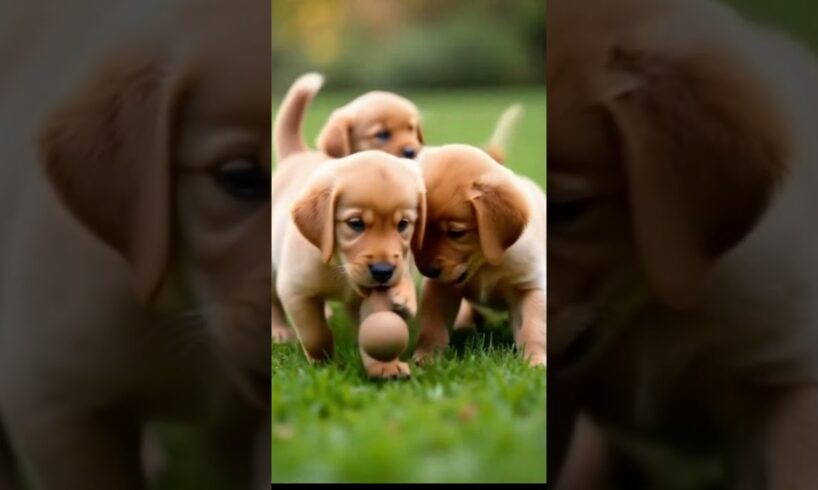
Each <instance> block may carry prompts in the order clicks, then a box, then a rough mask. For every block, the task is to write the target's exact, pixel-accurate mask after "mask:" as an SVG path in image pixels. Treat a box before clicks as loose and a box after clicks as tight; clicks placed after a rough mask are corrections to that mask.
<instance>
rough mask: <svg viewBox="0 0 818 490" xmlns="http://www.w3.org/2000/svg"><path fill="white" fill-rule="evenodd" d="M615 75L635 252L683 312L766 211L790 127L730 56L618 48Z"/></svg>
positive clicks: (613, 100)
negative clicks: (718, 260)
mask: <svg viewBox="0 0 818 490" xmlns="http://www.w3.org/2000/svg"><path fill="white" fill-rule="evenodd" d="M609 68H610V69H612V71H613V72H614V73H613V77H612V79H611V80H614V82H612V83H611V84H610V85H609V88H614V90H612V92H611V93H610V94H609V95H610V98H609V99H608V101H607V102H606V105H607V107H608V110H609V112H610V114H611V116H612V119H613V122H614V126H615V128H616V132H617V133H618V136H619V141H620V146H621V155H622V156H621V158H622V161H623V166H624V171H625V173H626V180H627V185H628V187H629V198H630V205H631V214H632V216H633V220H634V228H635V230H634V232H635V238H636V243H637V247H638V249H639V253H640V255H641V257H642V261H643V265H644V268H645V272H646V274H647V277H648V280H649V281H650V283H651V284H652V286H653V288H654V290H655V291H656V292H657V293H658V294H659V297H660V298H661V299H663V300H664V301H665V303H666V304H668V305H670V306H673V307H677V308H684V307H686V306H690V305H691V304H693V303H695V302H696V300H697V295H698V293H700V292H701V290H702V289H703V288H702V287H701V286H702V283H703V281H704V280H705V278H706V276H707V273H708V271H709V269H710V268H711V266H712V263H713V262H714V260H716V258H717V257H718V256H719V255H720V254H722V253H724V252H725V251H727V250H728V249H730V248H731V247H732V246H734V245H735V244H736V243H737V242H738V241H739V240H741V239H742V238H743V237H744V236H745V235H746V234H747V233H748V232H749V231H750V230H751V228H752V227H753V226H754V225H755V223H756V221H757V220H758V218H759V216H760V215H761V213H762V212H763V210H764V208H765V206H766V204H767V201H768V199H769V198H770V195H771V193H772V191H773V190H774V185H775V182H776V180H777V179H778V178H779V177H780V175H781V174H782V173H783V172H784V170H785V168H784V167H785V163H786V159H787V142H786V138H785V129H783V128H784V127H785V125H784V124H783V123H782V121H781V119H780V118H779V117H778V116H779V114H777V113H776V111H774V110H773V107H774V106H773V103H772V101H771V99H770V96H769V94H768V93H766V92H765V91H764V90H763V89H762V87H761V85H760V84H757V83H755V80H756V79H757V78H756V77H754V76H753V75H752V74H751V73H748V72H746V71H744V70H739V69H737V68H738V67H737V61H736V60H735V59H731V58H730V57H727V56H723V57H719V56H717V55H714V54H709V55H707V56H703V55H699V56H698V57H692V56H690V57H686V58H683V57H679V58H677V59H669V58H668V57H667V56H665V57H660V56H651V55H645V54H642V53H638V52H626V51H624V50H615V51H614V52H613V54H612V57H611V63H610V66H609Z"/></svg>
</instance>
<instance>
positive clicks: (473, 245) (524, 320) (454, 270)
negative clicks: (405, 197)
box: [413, 145, 546, 366]
mask: <svg viewBox="0 0 818 490" xmlns="http://www.w3.org/2000/svg"><path fill="white" fill-rule="evenodd" d="M420 164H421V168H422V170H423V178H424V181H425V183H426V189H427V192H428V195H427V210H428V221H427V229H426V234H425V239H424V240H416V245H420V247H418V246H415V248H414V249H413V251H414V256H415V261H416V263H417V265H418V268H419V269H420V271H421V273H422V274H423V275H424V276H426V277H427V278H430V280H426V281H425V282H424V286H423V296H422V305H423V308H422V314H421V326H420V335H419V337H418V344H417V348H416V351H415V358H416V359H417V360H420V361H422V360H424V359H426V358H427V357H428V356H429V355H431V354H432V353H433V352H434V351H435V350H438V349H443V348H445V347H446V346H447V344H448V340H449V335H448V327H449V326H450V325H451V324H452V322H453V321H454V319H455V315H456V314H457V311H458V307H459V306H460V302H461V300H462V299H464V298H465V299H467V300H468V301H470V302H473V303H476V304H482V305H485V306H489V307H493V308H502V309H507V310H508V311H509V313H510V315H511V323H512V328H513V330H514V336H515V340H516V343H517V346H518V347H519V348H520V350H522V351H523V353H524V355H525V356H526V358H528V360H529V362H530V363H531V364H533V365H543V366H544V365H545V364H546V351H545V347H546V345H545V344H546V339H545V337H546V332H545V330H546V326H545V325H546V324H545V277H546V276H545V273H546V266H545V257H546V253H545V239H546V231H545V230H546V219H545V211H546V201H545V195H544V194H543V191H542V190H541V189H540V188H539V187H538V186H537V185H536V184H534V183H533V182H531V181H530V180H528V179H526V178H523V177H520V176H517V175H515V174H514V173H513V172H511V170H509V169H507V168H506V167H503V166H502V165H500V164H498V163H497V162H496V161H494V160H493V159H492V158H490V157H489V156H488V155H487V154H486V153H485V152H483V151H481V150H479V149H477V148H474V147H470V146H466V145H445V146H441V147H439V148H436V149H434V150H429V151H428V152H424V154H423V157H422V158H421V160H420Z"/></svg>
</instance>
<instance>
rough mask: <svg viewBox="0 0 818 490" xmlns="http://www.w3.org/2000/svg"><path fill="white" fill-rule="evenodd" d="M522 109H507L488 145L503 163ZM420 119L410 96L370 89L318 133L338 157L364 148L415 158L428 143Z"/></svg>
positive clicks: (335, 113) (326, 150) (322, 143)
mask: <svg viewBox="0 0 818 490" xmlns="http://www.w3.org/2000/svg"><path fill="white" fill-rule="evenodd" d="M317 76H318V75H315V77H317ZM521 112H522V108H521V107H520V106H519V104H515V105H512V106H510V107H509V108H508V109H506V110H505V111H504V112H503V114H502V115H501V116H500V118H499V119H498V121H497V125H496V127H495V130H494V133H492V136H491V139H490V140H489V143H488V144H487V145H486V151H487V152H488V153H489V155H491V157H492V158H494V159H495V160H497V161H499V162H501V163H502V162H504V161H505V158H506V142H507V141H508V139H509V137H510V135H511V132H512V130H513V128H514V124H515V123H516V121H517V119H518V118H519V116H520V113H521ZM420 119H421V117H420V112H419V111H418V109H417V107H416V106H415V104H414V103H412V102H411V101H409V100H408V99H406V98H404V97H401V96H400V95H397V94H394V93H391V92H384V91H372V92H368V93H366V94H363V95H361V96H360V97H358V98H356V99H355V100H353V101H352V102H350V103H348V104H347V105H345V106H343V107H341V108H339V109H336V110H335V111H333V113H332V115H331V116H330V118H329V120H327V122H326V124H325V125H324V127H323V128H322V129H321V132H320V133H319V135H318V140H317V145H318V149H320V150H321V151H323V152H324V153H326V154H328V155H330V156H332V157H335V158H340V157H343V156H347V155H351V154H352V153H356V152H359V151H363V150H381V151H385V152H387V153H390V154H392V155H395V156H398V157H404V158H415V157H417V155H418V154H419V153H420V151H421V150H422V148H423V144H424V141H423V131H422V130H421V121H420Z"/></svg>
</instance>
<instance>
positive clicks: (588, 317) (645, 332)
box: [548, 0, 818, 489]
mask: <svg viewBox="0 0 818 490" xmlns="http://www.w3.org/2000/svg"><path fill="white" fill-rule="evenodd" d="M548 22H549V24H548V36H549V43H548V100H549V108H548V110H549V114H548V199H549V217H548V219H549V229H548V233H549V242H548V265H549V272H548V273H549V277H548V282H549V285H550V289H549V292H548V293H549V296H548V299H549V305H548V306H549V308H548V315H549V316H548V321H549V327H550V334H551V335H550V337H549V344H550V345H551V347H552V351H551V352H550V353H549V355H550V359H551V371H550V372H549V391H553V393H554V396H549V457H550V458H553V459H552V460H551V461H550V462H549V468H553V469H554V470H555V471H559V469H564V473H563V474H558V475H557V478H553V476H552V477H551V478H549V480H550V481H555V480H556V483H557V486H558V488H667V487H668V484H669V481H663V480H662V479H657V480H653V479H651V478H650V477H648V475H647V472H646V471H641V472H639V473H640V474H639V477H640V479H633V478H631V479H628V480H621V479H616V478H617V477H619V478H621V477H622V475H623V473H621V472H614V471H613V470H618V469H621V468H622V466H621V465H618V464H616V463H621V462H623V461H628V462H630V463H634V462H638V463H639V464H641V463H642V462H643V460H644V459H645V458H646V457H649V458H653V457H655V456H657V455H663V454H670V455H672V457H671V458H669V460H670V461H671V463H670V464H672V465H673V467H676V468H678V471H679V472H684V473H685V474H686V476H687V477H690V478H693V477H694V474H693V473H691V472H690V471H688V470H689V468H686V467H684V466H679V465H680V464H682V463H683V461H684V460H685V459H687V458H694V459H696V460H698V461H702V460H705V461H706V460H707V458H712V462H715V464H716V467H717V468H719V472H721V473H722V474H724V475H727V476H728V481H727V482H725V481H721V482H718V485H725V484H727V485H731V486H732V488H741V489H756V488H759V489H760V488H804V489H806V488H817V487H818V469H816V466H815V464H814V462H815V454H816V453H815V452H816V450H818V309H816V307H815V304H816V302H815V299H816V293H817V292H818V282H817V281H816V278H815V270H816V269H815V267H816V264H817V263H818V254H816V250H818V235H816V233H815V229H814V227H812V226H807V227H805V221H804V220H805V219H807V220H809V219H812V218H811V215H810V218H807V217H806V216H807V215H808V214H810V213H812V211H811V210H814V209H818V201H816V199H815V186H816V184H817V183H818V167H816V161H818V160H816V156H818V153H816V151H815V150H816V148H815V146H814V143H813V141H814V139H815V138H814V135H808V134H805V132H806V131H814V128H815V123H816V121H815V117H814V115H815V114H816V113H818V111H816V97H815V86H818V83H816V82H818V77H816V73H815V68H814V65H813V61H812V60H809V59H808V58H807V57H805V56H803V53H801V52H800V50H799V49H798V48H796V47H794V46H793V45H791V44H790V43H789V42H788V41H786V40H784V39H782V38H780V37H778V36H777V35H775V34H772V33H769V32H765V31H763V30H761V29H759V28H756V27H754V26H752V25H749V24H748V23H746V22H745V21H744V20H742V19H740V18H739V17H738V16H737V15H735V14H734V13H733V12H732V11H730V10H728V9H727V8H726V7H724V6H722V5H719V4H717V3H715V2H704V1H698V0H697V1H690V0H684V1H681V0H680V1H675V0H667V1H659V0H628V1H620V2H606V1H601V0H599V1H598V0H579V1H577V0H555V1H552V2H551V3H549V18H548ZM690 26H696V28H695V30H694V31H691V29H690ZM788 77H789V78H788ZM806 210H810V211H806ZM578 414H581V415H579V416H578ZM575 420H576V421H577V426H576V429H575V433H574V441H573V444H572V446H571V448H570V450H569V448H568V447H567V445H568V439H569V430H570V427H571V426H572V422H573V421H575ZM657 448H661V451H657ZM566 457H567V458H568V460H567V461H565V460H564V459H565V458H566ZM660 457H661V456H660ZM662 464H664V465H665V467H667V465H668V464H669V463H668V461H667V460H666V461H663V462H662ZM645 466H646V467H654V466H653V462H646V463H645ZM702 467H705V468H707V467H710V468H712V467H713V466H712V465H711V466H708V465H698V468H702ZM682 468H684V469H682ZM694 468H696V466H694ZM594 470H599V471H594ZM609 470H610V472H608V473H607V474H606V472H607V471H609ZM643 470H644V468H643ZM631 474H632V473H631ZM664 476H665V477H669V478H671V480H670V482H672V481H673V480H672V479H673V478H674V475H664ZM712 483H713V482H710V484H712ZM704 487H710V486H709V484H705V483H702V484H701V485H700V486H699V488H704ZM718 488H721V486H719V487H718Z"/></svg>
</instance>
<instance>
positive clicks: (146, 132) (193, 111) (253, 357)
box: [41, 9, 271, 399]
mask: <svg viewBox="0 0 818 490" xmlns="http://www.w3.org/2000/svg"><path fill="white" fill-rule="evenodd" d="M237 11H239V12H245V13H248V14H249V15H250V16H251V17H253V18H254V16H253V13H254V12H255V11H254V10H253V9H237ZM208 12H210V11H209V10H208ZM202 15H204V14H202ZM212 15H213V16H214V19H213V20H212V22H209V23H208V24H207V25H208V26H209V29H208V31H207V36H201V33H196V32H195V31H194V32H192V33H187V32H185V31H184V30H180V31H179V32H177V34H178V35H180V36H181V35H183V34H190V35H191V36H192V39H194V40H196V41H195V42H190V43H189V44H184V45H183V46H182V47H181V48H180V50H179V53H178V56H175V57H171V56H169V55H168V53H167V49H166V46H162V45H151V46H141V45H140V46H136V47H135V48H134V49H133V50H132V51H124V52H119V53H117V55H118V56H117V58H116V59H115V60H113V61H112V62H111V63H108V64H107V65H105V66H103V67H101V69H100V71H99V72H98V73H95V74H93V76H92V77H91V78H90V79H89V81H88V82H87V84H86V86H84V87H82V89H81V90H80V91H78V93H76V94H73V95H72V96H71V97H70V98H69V99H68V100H67V101H66V102H65V103H64V105H63V106H62V107H60V108H59V109H58V110H57V111H56V112H55V113H54V114H52V116H51V118H50V120H49V122H48V125H47V127H46V128H45V130H44V132H43V136H42V139H41V149H42V154H43V162H44V165H45V168H46V172H47V175H48V176H49V178H50V180H51V182H52V184H53V185H54V188H55V189H56V191H57V192H58V194H59V196H60V197H61V199H62V201H63V203H64V204H65V206H66V207H67V208H68V209H69V210H70V211H72V212H73V214H74V215H75V216H76V217H77V218H78V219H79V220H80V221H81V222H82V223H83V224H84V225H85V226H86V227H87V228H88V229H89V230H90V231H91V232H93V233H94V234H96V236H98V237H99V238H100V239H101V240H102V241H104V242H105V243H107V244H108V245H110V246H111V247H112V248H113V249H115V250H116V251H117V252H119V253H120V254H121V255H122V256H123V257H124V258H125V259H126V260H128V261H129V262H130V264H131V268H132V271H133V275H134V282H135V284H136V289H137V294H138V295H139V297H140V299H141V300H142V301H144V302H151V301H153V300H155V299H159V300H160V303H161V306H163V307H168V308H172V311H171V312H170V313H171V314H174V313H177V312H178V311H182V312H185V316H184V318H180V319H179V321H182V320H184V321H185V325H186V326H189V327H190V335H191V338H194V339H195V338H199V337H198V336H201V335H203V332H205V333H206V335H208V336H210V337H211V338H212V340H213V341H214V345H215V346H216V347H217V349H218V351H219V352H218V354H219V355H218V357H219V359H221V360H226V361H227V363H226V364H227V367H228V368H229V369H230V372H233V373H239V374H240V377H239V378H238V379H240V380H241V381H242V382H246V381H248V380H249V381H252V382H253V383H255V382H258V384H254V386H253V387H254V388H257V389H261V390H269V355H270V351H269V341H268V338H269V337H268V335H269V333H268V331H269V322H270V299H269V291H270V284H271V277H270V266H269V263H270V251H269V246H268V243H269V236H270V199H269V190H270V177H269V175H270V139H269V138H270V121H269V119H270V118H269V109H268V108H269V104H270V95H269V70H267V72H262V73H259V70H258V68H259V67H263V66H269V60H266V56H268V54H266V53H265V50H264V49H263V46H265V45H266V43H267V40H266V39H263V38H259V37H258V34H259V33H261V35H263V33H264V32H268V31H269V29H265V28H258V29H257V28H248V29H245V30H244V31H242V32H243V35H245V36H247V38H246V39H242V38H237V37H236V31H235V29H234V28H232V27H231V26H232V25H233V24H232V22H233V21H231V22H230V23H227V24H226V25H225V24H224V23H222V22H219V21H217V20H216V19H219V18H220V16H223V15H224V12H220V11H214V12H213V13H212ZM221 18H224V17H221ZM253 18H248V19H247V22H248V23H252V22H254V20H253ZM256 22H259V23H260V22H262V21H261V20H258V21H256ZM196 26H198V27H199V28H201V24H192V25H190V26H187V27H188V28H190V29H191V30H195V28H196ZM220 26H222V27H223V28H220ZM254 36H255V37H254ZM182 39H187V38H182ZM180 44H183V43H181V42H180ZM237 45H240V46H244V47H246V48H245V49H244V50H243V51H242V56H235V46H237ZM253 46H257V47H258V49H256V50H254V49H251V47H253ZM166 293H167V294H166ZM166 298H170V300H169V301H165V300H166ZM179 298H183V299H179ZM166 303H172V304H170V305H168V304H166ZM191 313H193V314H192V315H191ZM191 317H193V318H195V321H194V322H191V321H190V318H191ZM265 380H266V381H265ZM260 398H261V399H265V397H264V396H263V395H261V396H260Z"/></svg>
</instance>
